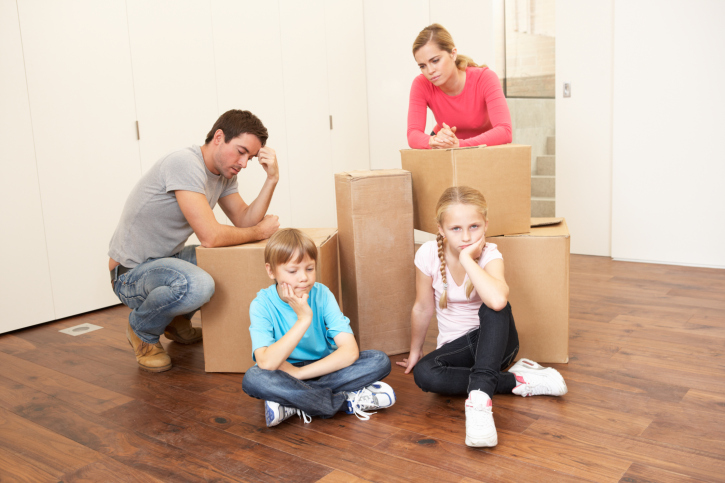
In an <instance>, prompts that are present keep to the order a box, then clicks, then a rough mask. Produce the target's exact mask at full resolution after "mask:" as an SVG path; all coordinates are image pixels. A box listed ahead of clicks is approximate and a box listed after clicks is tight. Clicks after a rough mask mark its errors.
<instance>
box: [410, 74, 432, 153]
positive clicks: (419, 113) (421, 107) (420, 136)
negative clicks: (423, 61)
mask: <svg viewBox="0 0 725 483" xmlns="http://www.w3.org/2000/svg"><path fill="white" fill-rule="evenodd" d="M426 84H430V82H429V81H428V79H426V78H425V77H423V75H422V74H421V75H419V76H417V77H416V78H415V79H413V85H412V86H411V87H410V101H409V104H408V146H410V147H411V148H413V149H430V145H429V144H428V140H429V139H430V135H429V134H426V133H425V131H424V130H425V121H426V117H427V114H428V100H427V96H426V88H428V86H427V85H426Z"/></svg>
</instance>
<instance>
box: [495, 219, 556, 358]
mask: <svg viewBox="0 0 725 483" xmlns="http://www.w3.org/2000/svg"><path fill="white" fill-rule="evenodd" d="M487 240H488V241H490V242H491V243H495V244H496V245H497V246H498V249H499V251H500V252H501V254H502V255H503V259H504V265H505V267H506V268H505V273H506V282H507V283H508V286H509V302H510V303H511V308H512V309H513V314H514V320H515V321H516V328H517V330H518V333H519V343H520V348H519V354H518V356H517V359H520V358H521V357H526V358H528V359H532V360H534V361H536V362H540V363H551V362H569V228H568V227H567V225H566V221H565V220H564V219H563V218H532V219H531V232H530V233H528V234H525V235H515V236H498V237H493V238H487Z"/></svg>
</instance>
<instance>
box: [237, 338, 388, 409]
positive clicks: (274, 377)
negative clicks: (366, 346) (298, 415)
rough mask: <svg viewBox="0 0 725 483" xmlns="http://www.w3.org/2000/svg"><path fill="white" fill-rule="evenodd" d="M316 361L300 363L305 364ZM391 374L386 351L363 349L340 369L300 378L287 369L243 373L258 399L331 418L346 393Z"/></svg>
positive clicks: (245, 387)
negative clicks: (354, 358)
mask: <svg viewBox="0 0 725 483" xmlns="http://www.w3.org/2000/svg"><path fill="white" fill-rule="evenodd" d="M313 362H315V361H306V362H299V363H297V364H294V365H296V366H304V365H307V364H311V363H313ZM388 374H390V359H389V358H388V356H387V355H385V353H384V352H381V351H376V350H369V351H361V352H360V357H359V358H358V360H357V361H355V362H354V363H353V364H351V365H350V366H348V367H345V368H343V369H340V370H339V371H335V372H332V373H330V374H326V375H324V376H320V377H317V378H314V379H307V380H304V381H302V380H300V379H297V378H296V377H293V376H290V375H289V374H287V373H286V372H284V371H279V370H277V371H267V370H265V369H260V368H259V366H253V367H251V368H250V369H249V370H247V372H246V374H244V380H243V381H242V389H243V390H244V392H246V393H247V394H249V395H250V396H252V397H256V398H257V399H264V400H265V401H274V402H276V403H279V404H281V405H282V406H286V407H292V408H297V409H301V410H302V411H304V412H306V413H307V414H309V415H310V416H322V417H323V418H330V417H332V416H334V415H335V413H337V412H338V411H340V410H341V409H343V407H344V406H345V401H346V400H347V394H346V392H353V391H357V390H359V389H362V388H364V387H365V386H368V385H370V384H372V383H373V382H376V381H379V380H381V379H383V378H384V377H386V376H387V375H388Z"/></svg>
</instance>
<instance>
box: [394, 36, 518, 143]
mask: <svg viewBox="0 0 725 483" xmlns="http://www.w3.org/2000/svg"><path fill="white" fill-rule="evenodd" d="M413 56H414V57H415V60H416V62H418V66H419V67H420V70H421V75H419V76H418V77H416V78H415V80H414V81H413V85H412V87H411V89H410V105H409V107H408V145H409V146H410V147H411V148H414V149H429V148H433V149H448V148H457V147H464V146H484V145H485V146H496V145H499V144H506V143H510V142H511V115H510V114H509V109H508V105H507V104H506V98H505V97H504V95H503V90H502V89H501V84H500V82H499V79H498V76H497V75H496V74H495V73H494V72H493V71H492V70H491V69H489V68H488V67H486V66H485V65H484V66H478V65H476V64H475V63H474V62H473V61H472V60H471V59H470V58H469V57H466V56H464V55H460V54H458V50H457V49H456V46H455V45H454V43H453V38H452V37H451V34H449V33H448V31H447V30H446V29H445V28H443V27H442V26H441V25H439V24H433V25H429V26H428V27H426V28H424V29H423V30H422V31H421V32H420V34H418V37H417V38H416V39H415V42H414V43H413ZM428 107H430V109H431V110H432V111H433V115H434V116H435V119H436V123H437V124H436V126H435V128H434V135H429V134H426V133H425V132H424V130H425V121H426V110H427V108H428Z"/></svg>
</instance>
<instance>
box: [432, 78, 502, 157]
mask: <svg viewBox="0 0 725 483" xmlns="http://www.w3.org/2000/svg"><path fill="white" fill-rule="evenodd" d="M479 96H481V97H482V98H483V99H484V101H485V106H486V109H487V110H488V119H489V121H490V122H491V126H492V127H491V129H489V130H488V131H486V132H484V133H482V134H479V135H478V136H474V137H472V138H468V139H461V140H460V146H461V147H466V146H482V145H484V144H485V145H486V146H498V145H500V144H508V143H510V142H511V140H512V139H513V136H512V134H511V113H510V112H509V106H508V104H507V103H506V97H504V95H503V89H501V82H500V81H499V79H498V76H497V75H496V73H495V72H494V71H492V70H491V69H486V70H485V71H484V72H483V74H482V82H481V83H480V84H479ZM424 122H425V121H424Z"/></svg>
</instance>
